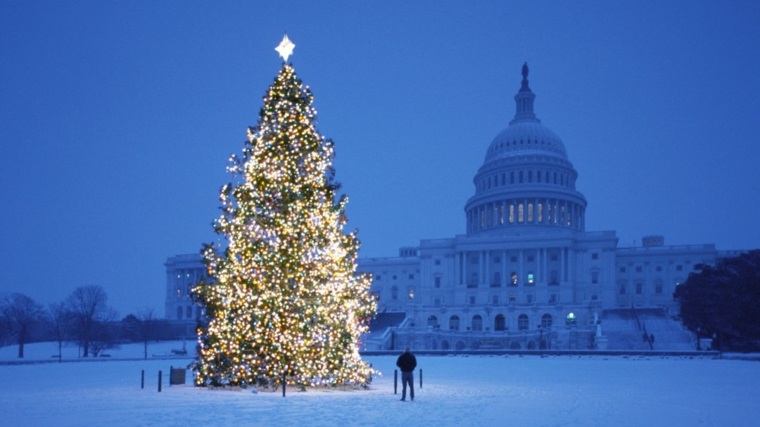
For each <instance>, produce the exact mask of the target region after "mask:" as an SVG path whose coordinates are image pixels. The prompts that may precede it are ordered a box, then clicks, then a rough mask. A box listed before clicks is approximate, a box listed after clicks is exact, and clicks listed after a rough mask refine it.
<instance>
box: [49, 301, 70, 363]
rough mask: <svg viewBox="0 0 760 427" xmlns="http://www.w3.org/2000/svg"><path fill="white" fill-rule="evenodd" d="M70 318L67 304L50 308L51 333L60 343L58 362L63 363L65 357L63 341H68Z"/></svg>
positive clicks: (53, 305)
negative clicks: (67, 332) (67, 330)
mask: <svg viewBox="0 0 760 427" xmlns="http://www.w3.org/2000/svg"><path fill="white" fill-rule="evenodd" d="M70 317H71V316H70V315H69V311H68V310H67V309H66V304H64V303H62V302H59V303H57V304H50V306H49V307H48V318H49V322H50V332H52V333H53V336H54V337H55V340H56V341H57V342H58V362H61V359H62V357H63V356H62V355H63V353H62V350H63V341H64V340H65V339H66V326H67V324H68V322H69V321H70Z"/></svg>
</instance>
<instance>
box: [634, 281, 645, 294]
mask: <svg viewBox="0 0 760 427" xmlns="http://www.w3.org/2000/svg"><path fill="white" fill-rule="evenodd" d="M643 288H644V285H643V284H642V283H641V282H636V295H641V292H642V290H643Z"/></svg>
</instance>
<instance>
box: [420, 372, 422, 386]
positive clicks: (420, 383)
mask: <svg viewBox="0 0 760 427" xmlns="http://www.w3.org/2000/svg"><path fill="white" fill-rule="evenodd" d="M420 388H422V368H420Z"/></svg>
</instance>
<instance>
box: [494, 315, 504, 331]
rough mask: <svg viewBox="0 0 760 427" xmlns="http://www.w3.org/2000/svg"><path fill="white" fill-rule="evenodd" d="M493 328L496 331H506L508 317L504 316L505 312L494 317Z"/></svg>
mask: <svg viewBox="0 0 760 427" xmlns="http://www.w3.org/2000/svg"><path fill="white" fill-rule="evenodd" d="M493 330H494V331H505V330H507V319H506V318H505V317H504V315H503V314H497V315H496V317H494V319H493Z"/></svg>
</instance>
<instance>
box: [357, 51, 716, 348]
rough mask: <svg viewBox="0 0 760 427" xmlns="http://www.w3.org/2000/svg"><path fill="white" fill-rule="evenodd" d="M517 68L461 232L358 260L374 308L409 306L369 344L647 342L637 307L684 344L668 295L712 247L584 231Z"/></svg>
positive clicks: (571, 176) (556, 143)
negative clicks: (623, 239) (633, 242)
mask: <svg viewBox="0 0 760 427" xmlns="http://www.w3.org/2000/svg"><path fill="white" fill-rule="evenodd" d="M522 76H523V78H522V84H521V87H520V90H519V91H518V92H517V94H516V95H515V97H514V99H515V103H516V113H515V116H514V119H513V120H512V121H510V122H509V126H508V127H507V128H506V129H504V130H503V131H502V132H501V133H499V134H498V135H496V137H495V138H494V139H493V141H492V142H491V144H490V145H489V146H488V148H487V150H486V156H485V160H484V162H483V165H482V166H481V167H480V169H478V171H477V172H476V174H475V177H474V183H475V194H474V195H473V196H472V197H471V198H470V199H469V200H468V201H467V202H466V203H465V206H464V210H465V217H466V223H467V227H466V230H467V232H466V234H464V235H457V236H454V237H451V238H444V239H428V240H422V241H421V242H420V244H419V246H418V247H415V248H402V249H401V251H400V254H399V255H400V256H398V257H395V258H364V259H360V260H359V267H360V270H361V271H363V272H366V273H371V274H372V276H373V278H374V280H373V285H372V291H373V292H374V293H375V295H377V297H378V303H379V311H380V312H381V316H382V313H397V312H402V313H405V318H404V320H403V321H401V322H398V324H396V325H395V327H392V328H390V329H388V330H387V331H385V333H378V332H376V333H374V334H373V336H372V337H370V339H369V340H368V342H367V344H366V348H368V349H388V348H403V347H405V346H410V347H412V348H416V349H440V350H465V349H467V350H470V349H491V348H496V349H539V348H552V349H589V348H603V347H606V346H607V345H610V347H609V348H613V347H618V348H620V347H634V348H646V346H647V345H649V344H650V343H646V342H643V340H642V339H641V336H642V334H641V333H640V332H641V330H643V329H645V328H646V326H647V325H646V322H645V321H643V320H642V319H644V318H651V319H652V320H651V321H650V330H653V329H658V328H659V329H665V330H663V331H662V332H663V334H665V333H666V332H667V334H668V335H673V337H672V339H671V341H673V342H672V343H670V344H672V346H674V347H678V346H682V347H683V346H687V347H688V348H691V345H692V342H693V341H692V337H690V336H689V334H688V332H685V331H680V330H679V329H680V325H679V324H678V323H677V322H672V321H670V323H671V324H668V316H669V315H674V314H677V307H676V306H675V305H674V301H673V297H672V295H673V291H674V290H675V287H676V286H677V285H678V284H679V283H682V282H684V281H685V280H686V278H687V277H688V275H689V272H691V271H692V270H693V268H694V266H695V265H697V264H714V263H715V261H716V259H717V258H718V256H719V254H718V252H717V251H716V249H715V246H714V245H712V244H704V245H689V246H665V243H664V238H663V237H662V236H648V237H645V238H644V239H643V246H642V247H631V248H619V247H618V238H617V236H616V234H615V231H586V219H585V214H586V198H585V197H584V196H583V194H581V193H580V192H579V191H578V189H576V186H575V183H576V179H577V177H578V173H577V172H576V170H575V168H574V167H573V165H572V163H571V162H570V160H569V158H568V155H567V151H566V149H565V145H564V143H563V142H562V140H561V139H560V138H559V137H558V136H557V135H556V134H555V133H554V132H552V131H551V130H550V129H549V128H547V127H546V126H544V125H543V124H541V121H540V120H539V119H538V118H537V117H536V115H535V113H534V110H533V103H534V99H535V95H534V93H533V92H532V91H531V89H530V87H529V85H528V68H527V65H524V66H523V70H522ZM637 313H640V315H641V318H642V319H639V315H638V314H637ZM605 318H609V319H610V321H609V322H602V319H605ZM636 319H639V320H636ZM636 322H638V324H639V325H640V326H638V327H634V326H633V325H634V324H635V323H636ZM606 323H608V324H609V326H610V329H609V330H608V331H607V333H606V334H605V331H604V326H605V324H606ZM636 329H640V330H639V331H637V330H636ZM673 329H676V331H675V334H674V331H673ZM657 332H660V331H659V330H658V331H657ZM615 335H617V337H615ZM631 335H632V336H634V337H635V342H639V341H642V343H641V345H635V344H631V342H632V340H631V339H630V336H631ZM662 342H667V340H664V341H662ZM658 343H660V341H658Z"/></svg>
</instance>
